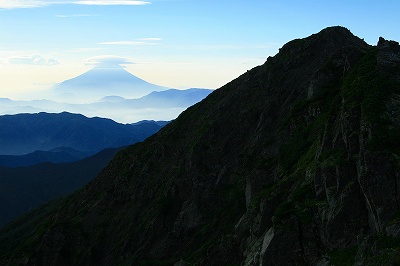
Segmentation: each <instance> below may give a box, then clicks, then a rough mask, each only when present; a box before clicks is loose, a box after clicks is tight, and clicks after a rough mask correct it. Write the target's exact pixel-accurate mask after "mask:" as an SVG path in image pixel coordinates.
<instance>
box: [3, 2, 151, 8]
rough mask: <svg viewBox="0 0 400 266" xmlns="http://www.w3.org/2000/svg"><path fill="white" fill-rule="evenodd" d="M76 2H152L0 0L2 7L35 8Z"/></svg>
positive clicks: (109, 3)
mask: <svg viewBox="0 0 400 266" xmlns="http://www.w3.org/2000/svg"><path fill="white" fill-rule="evenodd" d="M61 4H76V5H95V6H117V5H124V6H139V5H147V4H150V2H148V1H140V0H90V1H85V0H78V1H76V0H75V1H74V0H47V1H42V0H0V9H15V8H34V7H42V6H48V5H61Z"/></svg>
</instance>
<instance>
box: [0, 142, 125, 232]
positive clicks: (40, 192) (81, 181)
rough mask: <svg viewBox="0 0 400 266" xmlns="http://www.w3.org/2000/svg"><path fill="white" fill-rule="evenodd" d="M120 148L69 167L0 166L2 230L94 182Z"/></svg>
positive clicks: (98, 154) (100, 153) (102, 152)
mask: <svg viewBox="0 0 400 266" xmlns="http://www.w3.org/2000/svg"><path fill="white" fill-rule="evenodd" d="M119 150H121V148H110V149H105V150H103V151H100V152H99V153H96V154H95V155H93V156H90V157H88V158H85V159H82V160H77V161H75V162H69V163H58V164H57V163H40V164H36V165H34V166H27V167H15V168H9V167H4V166H0V213H1V216H0V227H2V226H4V225H5V224H6V223H7V222H10V221H11V220H12V219H13V218H15V217H17V216H18V215H21V214H23V213H26V212H28V211H29V210H32V209H33V208H36V207H38V206H40V205H42V204H44V203H46V202H48V201H50V200H53V199H55V198H58V197H61V196H65V195H67V194H69V193H72V192H73V191H74V190H76V189H79V188H82V187H83V186H84V185H86V184H87V183H89V182H90V181H91V180H93V179H94V178H95V177H96V176H97V175H98V173H99V172H100V171H101V170H102V169H103V168H104V167H105V166H106V165H107V164H108V162H109V161H110V160H111V159H112V158H113V157H114V156H115V154H116V153H117V152H118V151H119Z"/></svg>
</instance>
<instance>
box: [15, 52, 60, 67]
mask: <svg viewBox="0 0 400 266" xmlns="http://www.w3.org/2000/svg"><path fill="white" fill-rule="evenodd" d="M7 63H8V64H13V65H35V66H55V65H58V64H60V62H58V61H57V60H55V59H52V58H44V57H42V56H41V55H38V54H35V55H30V56H12V57H9V58H8V59H7Z"/></svg>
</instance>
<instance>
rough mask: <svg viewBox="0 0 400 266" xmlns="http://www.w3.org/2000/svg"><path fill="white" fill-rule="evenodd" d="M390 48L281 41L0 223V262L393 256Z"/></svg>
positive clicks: (398, 251) (395, 144)
mask: <svg viewBox="0 0 400 266" xmlns="http://www.w3.org/2000/svg"><path fill="white" fill-rule="evenodd" d="M399 64H400V47H399V45H398V44H397V43H396V42H393V41H386V40H384V39H380V40H379V43H378V45H377V46H369V45H367V44H366V43H365V42H364V41H363V40H361V39H359V38H357V37H355V36H353V35H352V34H351V33H350V32H349V31H348V30H347V29H345V28H342V27H332V28H327V29H324V30H322V31H321V32H319V33H318V34H315V35H312V36H310V37H308V38H305V39H298V40H294V41H291V42H289V43H287V44H286V45H284V46H283V47H282V48H281V49H280V51H279V53H278V54H277V55H276V56H274V57H270V58H268V60H267V62H266V63H265V64H264V65H262V66H259V67H256V68H254V69H252V70H250V71H248V72H247V73H245V74H243V75H242V76H240V77H239V78H237V79H235V80H233V81H232V82H230V83H228V84H227V85H225V86H223V87H222V88H220V89H218V90H216V91H215V92H213V93H212V94H211V95H209V96H208V97H207V98H206V99H205V100H203V101H202V102H200V103H198V104H196V105H194V106H193V107H191V108H189V109H188V110H186V111H185V112H183V113H182V114H181V115H180V116H179V117H178V118H177V119H176V120H175V121H173V122H172V123H170V124H169V125H167V126H166V127H164V128H163V129H162V130H161V131H159V132H158V133H157V134H156V135H154V136H152V137H150V138H149V139H147V140H146V141H144V142H142V143H139V144H136V145H133V146H131V147H129V148H127V149H125V150H124V151H122V152H120V153H119V154H117V156H116V157H115V158H114V159H113V160H112V161H111V163H110V164H109V165H108V166H107V167H106V168H105V169H104V170H103V171H102V173H101V174H99V176H98V177H97V178H96V179H95V180H94V181H92V182H91V183H90V184H89V185H87V186H86V187H85V188H84V189H82V190H81V191H79V192H77V193H76V194H75V195H73V196H71V197H69V198H66V199H62V200H59V201H57V202H54V203H52V204H49V205H47V206H45V207H43V208H40V209H38V210H36V211H35V212H33V213H31V214H29V215H27V216H25V217H24V218H22V219H19V220H17V221H15V222H14V223H13V224H11V225H10V226H8V227H7V228H5V229H3V230H2V231H1V234H0V235H1V236H0V250H1V253H2V255H1V264H3V265H7V264H10V265H14V264H18V263H20V264H26V265H29V264H30V265H35V264H36V265H40V264H43V265H73V264H80V265H141V264H142V265H152V264H153V265H170V264H173V263H175V262H180V265H184V264H185V262H186V263H187V264H188V265H191V264H201V265H228V264H243V265H260V264H261V265H293V264H295V265H302V264H311V265H316V264H318V265H328V264H332V265H343V264H353V263H358V264H363V265H368V264H383V265H387V264H390V263H391V262H398V261H399V260H400V238H399V232H400V219H399V217H400V216H399V215H400V212H399V211H400V207H399V195H400V194H399V191H398V185H397V184H398V182H399V181H400V176H399V165H400V162H399V153H400V147H399V144H400V143H399V139H400V112H399V107H400V96H399V93H400V76H399V73H400V65H399Z"/></svg>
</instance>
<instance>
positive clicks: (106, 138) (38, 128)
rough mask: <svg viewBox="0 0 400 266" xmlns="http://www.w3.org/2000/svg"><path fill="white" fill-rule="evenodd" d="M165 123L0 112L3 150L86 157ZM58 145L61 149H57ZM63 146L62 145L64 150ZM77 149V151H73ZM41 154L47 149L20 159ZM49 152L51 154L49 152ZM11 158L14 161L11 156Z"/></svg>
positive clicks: (0, 150)
mask: <svg viewBox="0 0 400 266" xmlns="http://www.w3.org/2000/svg"><path fill="white" fill-rule="evenodd" d="M164 124H165V122H155V121H142V122H140V123H136V124H120V123H117V122H115V121H113V120H111V119H105V118H99V117H95V118H87V117H85V116H83V115H80V114H71V113H67V112H63V113H59V114H50V113H38V114H17V115H4V116H0V154H1V155H24V154H29V153H33V152H35V151H51V152H53V153H54V152H64V154H65V152H66V151H69V152H68V153H69V155H73V156H77V154H79V155H78V157H82V156H85V155H91V154H94V153H96V152H99V151H100V150H103V149H105V148H112V147H121V146H126V145H130V144H133V143H136V142H139V141H143V140H144V139H145V138H147V137H148V136H150V135H152V134H154V133H155V132H157V131H158V130H159V129H160V128H161V127H162V126H163V125H164ZM57 148H58V149H59V150H54V149H57ZM60 148H62V150H61V151H60ZM74 150H75V152H71V151H74ZM76 151H79V153H77V152H76ZM41 155H43V153H40V152H36V153H34V154H30V155H27V156H25V157H24V159H21V160H20V162H21V163H22V162H23V161H24V160H26V159H27V158H30V159H32V157H36V159H37V158H38V157H40V156H41ZM53 155H57V154H53ZM46 156H51V155H50V154H49V153H47V154H46ZM1 159H3V161H4V160H5V159H6V158H4V157H3V158H0V161H1ZM8 160H11V161H12V159H10V157H8ZM68 160H70V159H68ZM68 160H67V161H68ZM39 161H40V160H39ZM51 161H54V160H51ZM8 165H10V164H8ZM11 165H12V164H11Z"/></svg>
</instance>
